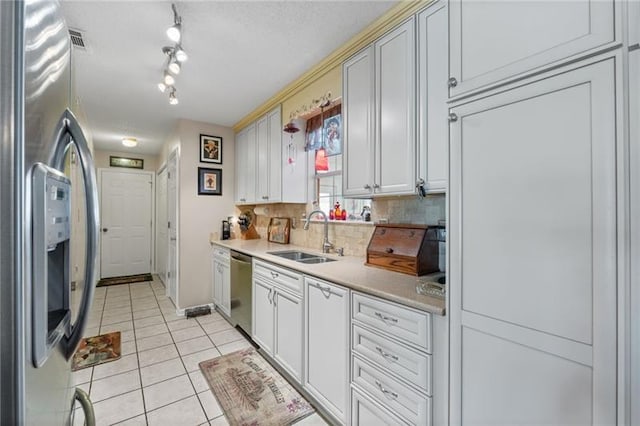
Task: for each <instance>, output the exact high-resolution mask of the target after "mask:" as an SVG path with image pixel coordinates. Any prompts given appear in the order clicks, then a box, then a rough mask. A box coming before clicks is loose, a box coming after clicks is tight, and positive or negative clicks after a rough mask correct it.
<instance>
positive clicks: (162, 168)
mask: <svg viewBox="0 0 640 426" xmlns="http://www.w3.org/2000/svg"><path fill="white" fill-rule="evenodd" d="M162 173H165V174H166V173H168V169H167V163H163V164H162V165H161V166H160V168H159V169H158V170H157V171H156V172H155V176H156V183H157V182H159V180H160V175H161V174H162ZM164 179H165V181H166V180H167V177H166V176H165V178H164ZM167 184H168V182H167ZM167 184H165V196H164V199H165V206H164V209H165V215H167V214H168V208H167V192H168V188H167ZM154 189H155V190H154V191H153V194H154V203H153V205H154V206H155V212H154V213H155V214H154V219H155V221H154V225H155V226H154V233H153V235H154V237H156V240H155V241H154V245H153V259H154V260H153V271H154V273H155V274H157V275H158V277H160V281H162V284H164V285H165V286H166V285H167V282H166V281H168V280H167V271H166V269H167V268H166V267H167V264H168V257H169V256H168V253H165V254H166V256H165V259H164V264H165V271H164V276H162V275H161V274H160V273H159V271H158V245H159V244H163V242H162V241H158V239H157V237H159V235H158V234H159V230H160V227H161V226H165V225H164V224H162V223H160V218H159V217H158V216H159V211H160V208H158V204H157V202H158V198H159V197H158V186H157V184H156V186H155V187H154ZM168 236H169V234H168V232H167V240H168ZM164 245H165V247H166V249H167V250H168V247H169V242H168V241H164Z"/></svg>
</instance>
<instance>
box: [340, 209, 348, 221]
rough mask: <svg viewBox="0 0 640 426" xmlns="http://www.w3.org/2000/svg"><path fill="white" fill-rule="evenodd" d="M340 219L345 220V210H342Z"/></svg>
mask: <svg viewBox="0 0 640 426" xmlns="http://www.w3.org/2000/svg"><path fill="white" fill-rule="evenodd" d="M341 219H342V220H347V211H346V210H344V209H343V210H342V215H341Z"/></svg>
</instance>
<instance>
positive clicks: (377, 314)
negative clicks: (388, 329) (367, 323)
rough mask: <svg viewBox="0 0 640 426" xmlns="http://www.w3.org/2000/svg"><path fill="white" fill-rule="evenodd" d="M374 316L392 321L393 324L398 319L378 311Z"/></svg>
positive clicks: (385, 320)
mask: <svg viewBox="0 0 640 426" xmlns="http://www.w3.org/2000/svg"><path fill="white" fill-rule="evenodd" d="M376 316H377V317H378V318H380V319H381V320H382V321H384V322H392V323H394V324H397V323H398V319H397V318H392V317H388V316H385V315H382V314H381V313H380V312H376Z"/></svg>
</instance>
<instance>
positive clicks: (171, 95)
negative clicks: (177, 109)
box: [169, 88, 178, 105]
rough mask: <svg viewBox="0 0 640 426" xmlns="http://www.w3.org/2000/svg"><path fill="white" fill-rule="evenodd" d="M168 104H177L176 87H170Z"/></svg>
mask: <svg viewBox="0 0 640 426" xmlns="http://www.w3.org/2000/svg"><path fill="white" fill-rule="evenodd" d="M169 104H171V105H178V98H177V97H176V89H175V88H174V89H172V90H171V93H169Z"/></svg>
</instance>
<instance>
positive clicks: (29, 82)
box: [0, 0, 98, 425]
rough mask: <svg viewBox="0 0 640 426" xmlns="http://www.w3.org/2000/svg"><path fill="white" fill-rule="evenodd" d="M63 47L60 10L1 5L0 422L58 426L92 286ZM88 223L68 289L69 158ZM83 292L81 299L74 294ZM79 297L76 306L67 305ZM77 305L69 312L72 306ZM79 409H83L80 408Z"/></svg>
mask: <svg viewBox="0 0 640 426" xmlns="http://www.w3.org/2000/svg"><path fill="white" fill-rule="evenodd" d="M70 60H71V45H70V40H69V34H68V29H67V27H66V24H65V22H64V18H63V16H62V13H61V10H60V7H59V4H58V3H57V2H55V1H50V0H28V1H0V232H1V234H0V318H1V321H0V361H1V370H0V418H1V419H2V424H3V425H21V424H39V425H50V424H51V425H63V424H67V423H68V422H69V421H70V418H71V417H70V415H71V412H72V410H73V407H74V401H75V399H76V397H78V398H80V399H82V398H81V397H82V396H83V395H82V394H81V393H76V392H75V387H74V386H73V382H72V377H71V364H70V359H71V357H72V356H73V353H74V352H75V349H76V347H77V346H78V343H79V342H80V340H81V338H82V334H83V329H84V326H85V323H86V321H87V315H88V311H89V309H90V306H91V301H92V298H93V291H94V286H95V278H96V277H95V264H96V249H97V236H98V234H97V232H98V199H97V187H96V177H95V168H94V165H93V160H92V158H91V153H90V150H89V147H88V146H87V142H86V140H85V137H84V135H83V132H82V129H81V128H80V126H79V125H78V122H77V120H76V119H75V117H74V115H73V113H72V112H71V109H70V105H71V88H72V73H71V62H70ZM72 151H73V152H75V153H74V156H76V157H77V160H78V161H79V163H80V167H81V169H82V179H81V182H80V183H79V184H81V185H82V186H83V187H84V193H85V197H84V198H85V199H86V201H85V202H84V208H85V209H86V217H87V223H86V224H83V225H84V226H86V241H85V244H84V246H85V249H84V258H85V262H84V270H85V271H84V279H83V280H82V283H79V284H80V285H79V286H78V287H76V288H77V290H76V291H75V292H72V289H71V282H70V267H69V265H70V261H69V258H70V235H71V226H75V224H72V223H71V220H70V218H71V200H70V198H71V190H72V184H78V183H75V182H74V183H72V182H71V181H70V180H69V179H68V177H67V176H66V175H65V174H64V170H65V164H66V161H67V159H68V158H69V153H70V152H72ZM78 293H81V294H78ZM76 296H77V297H78V300H79V303H77V304H73V303H72V299H74V298H75V297H76ZM76 305H77V307H76ZM82 401H84V403H85V408H86V409H90V403H88V401H87V400H86V399H82Z"/></svg>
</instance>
